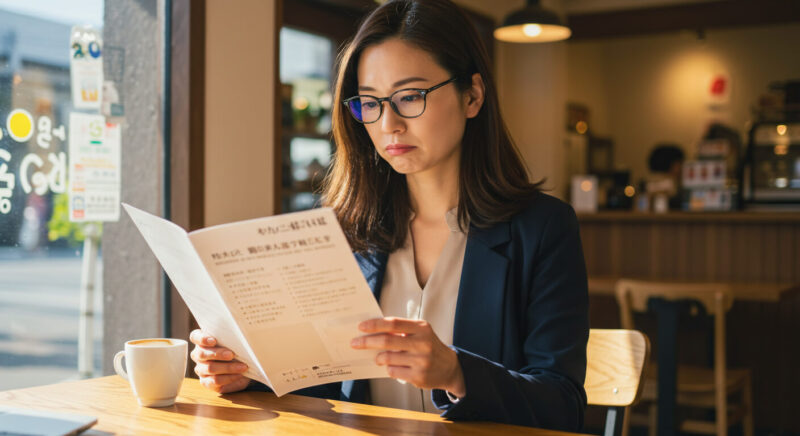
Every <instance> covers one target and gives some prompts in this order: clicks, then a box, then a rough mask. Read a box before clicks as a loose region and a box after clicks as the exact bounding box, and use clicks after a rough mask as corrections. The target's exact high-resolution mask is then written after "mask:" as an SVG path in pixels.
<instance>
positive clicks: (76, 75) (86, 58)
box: [69, 26, 103, 110]
mask: <svg viewBox="0 0 800 436" xmlns="http://www.w3.org/2000/svg"><path fill="white" fill-rule="evenodd" d="M69 46H70V62H69V70H70V82H71V89H72V105H73V106H75V108H76V109H97V110H99V109H100V105H101V104H102V101H103V95H102V94H103V50H102V47H103V40H102V37H101V34H100V32H99V31H98V30H96V29H93V28H91V27H84V26H73V27H72V30H71V33H70V38H69Z"/></svg>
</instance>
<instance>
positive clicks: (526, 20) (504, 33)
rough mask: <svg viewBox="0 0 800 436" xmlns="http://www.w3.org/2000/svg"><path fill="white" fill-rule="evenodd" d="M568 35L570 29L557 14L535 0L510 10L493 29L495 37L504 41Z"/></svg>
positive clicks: (524, 40) (523, 40) (547, 40)
mask: <svg viewBox="0 0 800 436" xmlns="http://www.w3.org/2000/svg"><path fill="white" fill-rule="evenodd" d="M570 35H572V31H571V30H569V27H567V26H565V25H564V24H562V23H561V19H560V18H558V15H556V14H555V13H554V12H552V11H549V10H547V9H544V8H542V7H541V6H540V5H539V2H538V1H536V0H529V1H528V6H526V7H525V9H520V10H518V11H515V12H512V13H511V14H510V15H509V16H508V17H506V19H505V20H504V21H503V25H502V26H500V27H498V28H497V29H495V31H494V37H495V38H496V39H498V40H500V41H506V42H551V41H561V40H564V39H567V38H569V37H570Z"/></svg>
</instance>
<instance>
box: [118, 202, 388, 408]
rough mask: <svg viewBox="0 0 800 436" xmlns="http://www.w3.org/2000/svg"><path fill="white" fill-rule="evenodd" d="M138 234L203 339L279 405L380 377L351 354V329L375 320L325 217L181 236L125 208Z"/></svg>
mask: <svg viewBox="0 0 800 436" xmlns="http://www.w3.org/2000/svg"><path fill="white" fill-rule="evenodd" d="M123 206H124V207H125V210H126V211H127V212H128V214H129V215H130V216H131V218H132V219H133V222H134V223H135V224H136V226H137V227H138V228H139V230H140V232H141V233H142V235H143V236H144V238H145V240H146V241H147V243H148V245H149V246H150V248H151V249H152V250H153V253H155V255H156V257H157V258H158V260H159V261H160V262H161V265H162V266H163V267H164V270H165V271H166V272H167V275H168V276H169V277H170V279H171V280H172V282H173V283H174V284H175V287H176V288H177V290H178V292H179V293H180V294H181V297H183V299H184V301H186V304H187V306H188V307H189V310H190V311H191V312H192V314H193V315H194V316H195V318H196V319H197V322H198V324H199V325H200V327H201V328H202V329H203V330H206V331H207V332H208V333H210V334H211V335H213V336H215V337H217V338H218V340H219V342H220V344H221V345H223V346H225V347H228V348H231V349H232V350H233V351H234V353H236V357H237V359H239V360H242V361H243V362H245V363H247V364H248V366H250V372H249V373H248V374H247V375H248V377H251V378H254V379H256V380H259V381H262V382H264V383H266V384H268V385H269V386H270V387H271V388H272V389H273V391H275V393H276V394H277V395H279V396H280V395H283V394H285V393H287V392H291V391H294V390H297V389H301V388H304V387H308V386H315V385H319V384H324V383H332V382H338V381H342V380H352V379H365V378H378V377H386V376H387V375H386V369H385V368H383V367H380V366H378V365H376V364H375V355H376V354H377V351H374V350H355V349H352V348H351V347H350V340H351V339H352V338H354V337H356V336H360V335H361V334H362V333H361V332H359V330H358V328H357V326H358V323H359V322H361V321H364V320H366V319H370V318H379V317H382V316H383V315H382V314H381V310H380V307H379V306H378V302H377V301H376V300H375V297H374V296H373V295H372V292H371V291H370V289H369V286H368V285H367V282H366V281H365V280H364V277H363V275H362V274H361V270H360V269H359V267H358V264H357V263H356V261H355V257H354V256H353V254H352V253H351V251H350V246H349V245H348V243H347V240H346V238H345V236H344V233H343V232H342V229H341V227H340V226H339V223H338V222H337V220H336V216H335V215H334V213H333V211H332V210H331V209H329V208H323V209H313V210H309V211H304V212H297V213H291V214H286V215H277V216H273V217H267V218H260V219H254V220H248V221H241V222H237V223H232V224H223V225H220V226H214V227H209V228H206V229H201V230H196V231H194V232H191V233H188V234H187V233H186V232H185V231H184V230H183V229H181V228H180V227H178V226H177V225H175V224H173V223H171V222H169V221H167V220H164V219H162V218H159V217H156V216H153V215H150V214H148V213H146V212H143V211H141V210H139V209H136V208H134V207H132V206H130V205H127V204H123Z"/></svg>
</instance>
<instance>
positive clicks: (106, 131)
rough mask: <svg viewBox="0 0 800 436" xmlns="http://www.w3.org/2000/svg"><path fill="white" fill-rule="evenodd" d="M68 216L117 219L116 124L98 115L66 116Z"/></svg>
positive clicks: (77, 114)
mask: <svg viewBox="0 0 800 436" xmlns="http://www.w3.org/2000/svg"><path fill="white" fill-rule="evenodd" d="M69 131H70V135H69V156H70V162H69V219H70V221H74V222H82V221H118V220H119V204H120V142H121V135H120V126H119V124H109V123H106V119H105V117H103V116H102V115H89V114H83V113H76V112H73V113H71V114H70V116H69Z"/></svg>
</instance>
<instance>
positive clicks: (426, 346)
mask: <svg viewBox="0 0 800 436" xmlns="http://www.w3.org/2000/svg"><path fill="white" fill-rule="evenodd" d="M350 346H351V347H353V348H356V349H373V350H390V351H412V352H416V353H421V354H428V353H430V352H431V350H432V349H433V345H432V344H431V341H430V340H427V339H426V337H424V336H400V335H397V334H392V333H378V334H374V335H365V336H359V337H357V338H354V339H353V340H351V341H350Z"/></svg>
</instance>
